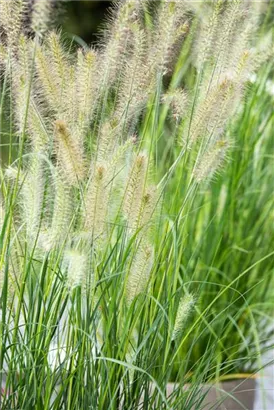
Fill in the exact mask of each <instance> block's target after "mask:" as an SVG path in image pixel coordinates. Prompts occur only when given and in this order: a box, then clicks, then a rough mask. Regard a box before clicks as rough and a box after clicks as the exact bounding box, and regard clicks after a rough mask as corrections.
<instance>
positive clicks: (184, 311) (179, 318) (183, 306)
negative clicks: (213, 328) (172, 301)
mask: <svg viewBox="0 0 274 410" xmlns="http://www.w3.org/2000/svg"><path fill="white" fill-rule="evenodd" d="M194 303H195V302H194V297H193V295H191V294H189V295H187V296H184V297H182V298H181V299H180V302H179V306H178V309H177V314H176V319H175V324H174V328H173V333H172V340H176V339H177V338H178V337H179V336H180V334H181V333H182V330H183V328H184V324H185V322H186V320H187V318H188V316H189V314H190V313H191V311H192V309H193V307H194Z"/></svg>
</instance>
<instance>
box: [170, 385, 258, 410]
mask: <svg viewBox="0 0 274 410" xmlns="http://www.w3.org/2000/svg"><path fill="white" fill-rule="evenodd" d="M173 389H174V384H173V383H169V384H168V386H167V395H168V396H170V395H171V394H172V392H173ZM255 389H256V380H254V379H239V380H233V381H225V382H220V383H218V384H217V383H216V384H212V385H209V384H208V385H205V386H204V387H203V388H202V391H201V392H199V395H201V396H202V395H203V394H204V395H205V397H204V400H203V402H202V404H201V408H202V409H203V410H253V408H254V402H255ZM193 410H196V409H195V408H193Z"/></svg>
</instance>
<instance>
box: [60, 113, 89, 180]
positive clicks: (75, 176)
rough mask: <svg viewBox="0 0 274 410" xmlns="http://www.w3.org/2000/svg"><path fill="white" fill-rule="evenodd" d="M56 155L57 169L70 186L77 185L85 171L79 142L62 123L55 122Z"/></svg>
mask: <svg viewBox="0 0 274 410" xmlns="http://www.w3.org/2000/svg"><path fill="white" fill-rule="evenodd" d="M55 141H56V153H57V162H58V166H59V169H60V170H61V171H62V174H63V176H64V178H66V180H67V183H68V184H70V185H78V184H79V182H80V181H81V180H82V179H83V178H84V176H85V173H86V169H85V161H84V151H83V146H82V145H81V142H80V141H79V140H77V139H75V138H73V136H72V135H71V133H70V131H69V130H68V128H67V125H66V123H65V122H64V121H62V120H58V121H56V122H55Z"/></svg>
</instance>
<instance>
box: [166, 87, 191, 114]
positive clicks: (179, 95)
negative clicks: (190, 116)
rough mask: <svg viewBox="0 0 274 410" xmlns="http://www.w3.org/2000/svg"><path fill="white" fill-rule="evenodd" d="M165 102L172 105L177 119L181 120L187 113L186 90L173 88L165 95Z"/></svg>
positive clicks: (171, 108) (171, 107)
mask: <svg viewBox="0 0 274 410" xmlns="http://www.w3.org/2000/svg"><path fill="white" fill-rule="evenodd" d="M162 100H163V102H164V103H166V104H168V105H169V106H170V110H171V112H172V116H173V118H174V119H175V120H176V121H179V120H181V119H182V118H184V116H185V115H186V113H187V112H186V111H187V110H186V108H187V102H188V98H187V93H186V92H185V91H184V90H172V91H169V92H167V93H166V94H164V95H163V98H162Z"/></svg>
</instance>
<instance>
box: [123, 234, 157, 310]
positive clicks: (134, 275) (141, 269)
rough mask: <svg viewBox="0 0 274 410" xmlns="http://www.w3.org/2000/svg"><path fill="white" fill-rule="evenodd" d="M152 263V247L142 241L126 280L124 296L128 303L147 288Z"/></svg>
mask: <svg viewBox="0 0 274 410" xmlns="http://www.w3.org/2000/svg"><path fill="white" fill-rule="evenodd" d="M153 261H154V251H153V247H152V246H151V245H149V244H147V243H146V242H144V241H141V242H140V243H139V246H138V249H137V252H136V255H135V256H134V258H133V261H132V263H131V266H130V269H129V272H128V276H127V279H126V281H127V282H126V295H127V300H128V302H129V303H131V302H133V300H134V299H135V298H136V296H138V295H139V294H140V293H142V292H144V291H145V290H146V288H147V286H148V282H149V279H150V273H151V269H152V266H153Z"/></svg>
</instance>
